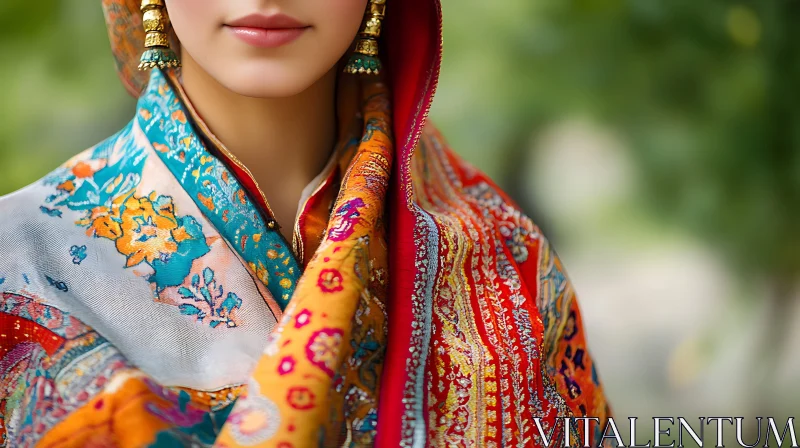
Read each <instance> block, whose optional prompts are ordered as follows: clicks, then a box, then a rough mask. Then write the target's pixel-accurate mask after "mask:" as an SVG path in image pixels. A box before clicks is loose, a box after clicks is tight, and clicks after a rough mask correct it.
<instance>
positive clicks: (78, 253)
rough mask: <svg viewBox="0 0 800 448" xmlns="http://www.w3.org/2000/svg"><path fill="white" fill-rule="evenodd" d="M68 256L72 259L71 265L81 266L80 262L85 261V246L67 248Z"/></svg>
mask: <svg viewBox="0 0 800 448" xmlns="http://www.w3.org/2000/svg"><path fill="white" fill-rule="evenodd" d="M69 255H70V256H71V257H72V262H73V263H75V264H81V262H82V261H83V260H85V259H86V245H85V244H84V245H82V246H78V245H73V246H72V247H70V248H69Z"/></svg>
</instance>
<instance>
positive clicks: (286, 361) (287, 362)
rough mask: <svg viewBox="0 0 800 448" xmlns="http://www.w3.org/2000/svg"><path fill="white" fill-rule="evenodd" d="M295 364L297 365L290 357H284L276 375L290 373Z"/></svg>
mask: <svg viewBox="0 0 800 448" xmlns="http://www.w3.org/2000/svg"><path fill="white" fill-rule="evenodd" d="M295 364H297V362H295V360H294V358H293V357H292V356H291V355H289V356H285V357H284V358H283V359H281V363H280V364H279V365H278V373H279V374H281V375H286V374H287V373H292V372H293V371H294V365H295Z"/></svg>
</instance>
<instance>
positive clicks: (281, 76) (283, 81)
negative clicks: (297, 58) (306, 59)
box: [212, 64, 325, 98]
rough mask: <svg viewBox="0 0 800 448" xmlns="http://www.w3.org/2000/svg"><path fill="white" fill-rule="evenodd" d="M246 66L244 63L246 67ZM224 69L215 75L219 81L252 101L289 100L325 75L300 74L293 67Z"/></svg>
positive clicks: (213, 74)
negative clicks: (255, 99)
mask: <svg viewBox="0 0 800 448" xmlns="http://www.w3.org/2000/svg"><path fill="white" fill-rule="evenodd" d="M243 65H244V64H243ZM246 65H249V66H246V67H241V68H235V69H225V70H222V71H219V73H212V76H214V77H215V78H216V79H217V81H218V82H219V83H220V84H222V85H224V86H225V87H226V88H228V89H229V90H231V91H233V92H235V93H237V94H239V95H242V96H247V97H253V98H286V97H291V96H294V95H298V94H300V93H301V92H304V91H305V90H307V89H308V88H310V87H311V86H312V85H314V84H315V83H316V82H317V81H319V80H320V79H321V78H322V77H323V76H324V75H325V72H324V71H323V72H322V73H320V74H319V75H317V74H316V73H314V72H313V71H305V72H303V71H298V70H297V69H296V68H294V67H282V66H280V65H278V66H276V64H269V65H266V66H264V65H262V66H256V67H253V64H246Z"/></svg>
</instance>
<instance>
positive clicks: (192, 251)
mask: <svg viewBox="0 0 800 448" xmlns="http://www.w3.org/2000/svg"><path fill="white" fill-rule="evenodd" d="M138 4H139V1H138V0H103V6H104V8H105V12H106V18H107V21H108V23H109V33H110V36H111V38H112V47H113V49H114V51H115V56H116V57H117V59H118V62H119V66H118V69H119V72H120V74H121V76H122V79H123V80H124V81H125V85H126V86H127V88H128V89H129V90H130V91H131V92H132V93H133V94H135V95H136V96H137V97H138V98H139V100H138V104H137V109H136V113H135V116H134V118H133V119H132V120H131V122H130V123H129V124H128V125H127V126H125V127H124V128H123V129H122V130H121V131H119V132H118V133H117V134H115V135H114V136H112V137H110V138H109V139H107V140H106V141H104V142H102V143H100V144H98V145H96V146H94V147H92V148H90V149H88V150H85V151H83V152H80V153H79V154H77V155H76V156H74V157H73V158H71V159H70V160H69V161H67V162H66V163H64V164H63V165H62V166H61V167H59V168H57V169H56V170H55V171H53V172H52V173H50V174H48V175H47V176H45V177H44V178H43V179H41V180H39V181H37V182H35V183H33V184H31V185H29V186H28V187H26V188H23V189H22V190H19V191H17V192H14V193H12V194H10V195H7V196H5V197H3V198H0V254H2V256H0V375H1V376H2V379H0V434H2V444H3V445H0V446H9V447H29V446H41V447H111V446H119V447H172V446H218V447H243V446H273V447H283V448H288V447H307V446H316V445H321V446H371V445H376V446H385V447H398V446H415V447H422V446H466V445H469V446H488V447H505V446H540V445H543V444H544V442H543V441H542V439H541V436H540V432H539V428H540V427H541V429H543V430H544V433H545V434H547V435H548V437H549V438H552V439H554V440H563V439H564V437H565V435H564V431H567V434H566V436H567V437H571V438H572V441H573V443H574V444H576V445H579V444H581V443H582V440H583V438H584V436H586V437H588V438H589V440H592V441H593V443H594V444H595V445H596V444H597V443H598V442H601V441H602V440H601V438H600V437H601V431H602V422H604V420H605V419H606V418H607V417H608V415H609V407H608V405H607V403H606V400H605V397H604V394H603V389H602V387H601V385H600V381H599V379H598V376H597V372H596V369H595V365H594V362H593V361H592V358H591V357H590V356H589V353H588V351H587V347H586V339H585V334H584V330H583V324H582V321H581V314H580V310H579V308H578V304H577V301H576V298H575V295H574V292H573V290H572V287H571V285H570V282H569V280H568V279H567V277H566V275H565V273H564V270H563V268H562V266H561V263H560V261H559V259H558V257H557V256H556V254H555V253H554V252H553V250H552V249H551V247H550V246H549V244H548V243H547V240H546V239H545V238H544V237H543V236H542V235H541V233H540V232H539V229H538V228H537V227H536V226H535V225H534V224H533V223H532V222H531V220H530V219H529V218H528V217H527V216H526V215H525V214H524V213H523V212H522V211H521V210H520V209H519V207H518V206H517V205H516V204H515V203H514V202H513V201H512V200H511V199H510V198H509V197H508V196H507V195H506V194H505V193H504V192H503V191H501V190H500V189H499V188H498V187H497V186H496V185H495V184H494V183H493V182H492V181H491V180H490V179H489V178H487V177H486V176H485V175H484V174H483V173H481V172H480V171H479V170H477V169H476V168H475V167H473V166H471V165H470V164H468V163H467V162H465V161H463V160H462V159H461V158H460V157H459V156H458V155H457V154H456V153H455V152H453V151H451V150H450V148H448V146H447V145H446V143H445V142H444V140H443V139H442V137H441V135H440V134H439V133H438V132H437V131H436V130H435V129H434V128H433V127H432V126H431V125H430V124H429V123H427V120H426V118H427V114H428V110H429V108H430V105H431V101H432V99H433V94H434V91H435V87H436V82H437V78H438V74H439V65H440V60H441V12H440V6H439V2H438V0H402V1H397V2H394V1H391V2H390V6H389V8H388V10H387V20H388V24H387V26H386V30H387V33H386V35H385V37H384V39H385V41H384V44H385V47H386V48H385V51H384V52H383V53H382V54H383V56H382V58H383V59H384V63H385V64H386V66H387V70H386V77H385V79H384V80H362V81H358V82H359V84H360V85H359V87H358V88H357V89H355V90H354V92H357V94H354V95H350V96H349V97H348V98H344V99H340V101H344V102H348V101H349V102H351V104H352V107H350V108H348V107H342V108H340V110H345V111H346V110H350V111H351V113H349V114H348V115H347V116H346V117H344V118H345V119H344V120H343V121H342V126H341V129H340V130H339V139H338V143H337V145H336V147H335V148H333V150H332V152H331V159H330V161H329V163H328V165H327V166H326V168H325V169H324V170H323V171H322V172H321V173H320V175H319V176H317V178H316V179H315V180H314V181H312V182H311V183H310V184H309V186H308V187H307V189H306V190H305V191H304V194H303V198H302V199H301V203H300V204H299V209H298V214H297V217H296V220H295V222H294V223H293V224H294V227H293V238H292V242H289V241H287V240H286V239H285V238H284V237H283V236H282V235H281V233H280V231H279V229H280V226H281V224H283V225H289V223H277V222H276V221H275V219H274V217H273V215H272V212H271V210H270V209H269V204H268V202H267V200H266V198H265V197H264V194H263V193H262V192H261V191H260V190H259V188H258V185H257V184H256V182H255V180H254V179H253V177H252V176H251V175H250V173H249V171H248V170H247V168H246V167H244V166H243V165H242V164H241V163H240V162H239V161H238V160H236V158H235V157H234V156H233V155H232V154H230V152H228V151H227V150H226V149H225V147H224V145H223V144H222V143H221V142H219V141H218V140H217V139H216V138H215V137H214V135H213V134H212V133H211V132H210V131H209V129H208V127H207V126H206V125H205V124H204V123H203V121H202V118H201V117H200V116H198V114H197V113H196V112H195V111H194V110H193V108H192V106H191V103H190V102H189V101H188V99H187V97H186V95H185V94H184V93H183V91H182V89H181V86H180V79H179V75H178V74H177V73H175V72H173V71H160V70H154V71H152V72H150V73H140V72H137V71H135V68H134V67H135V65H136V62H137V59H138V52H139V51H140V49H141V42H142V32H141V16H140V15H139V12H138V6H139V5H138ZM342 76H343V77H346V76H351V75H342ZM353 79H355V78H353ZM309 131H313V130H309ZM487 150H490V149H487ZM582 416H589V417H597V418H598V419H599V420H600V421H601V425H591V426H590V430H589V433H588V434H584V430H583V429H582V428H583V427H582V426H581V425H574V426H571V427H570V428H569V429H568V430H565V428H564V426H563V421H561V420H557V418H558V417H582ZM556 423H558V424H556ZM551 431H552V432H551Z"/></svg>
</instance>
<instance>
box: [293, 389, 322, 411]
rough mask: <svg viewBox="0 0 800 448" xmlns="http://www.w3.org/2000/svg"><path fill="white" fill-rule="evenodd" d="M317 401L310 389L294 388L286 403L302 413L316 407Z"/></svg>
mask: <svg viewBox="0 0 800 448" xmlns="http://www.w3.org/2000/svg"><path fill="white" fill-rule="evenodd" d="M315 400H316V396H315V395H314V393H313V392H311V390H310V389H309V388H307V387H303V386H297V387H292V388H290V389H289V392H288V393H287V394H286V402H287V403H289V406H291V407H293V408H295V409H298V410H301V411H305V410H307V409H311V408H313V407H314V406H316V403H315Z"/></svg>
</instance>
